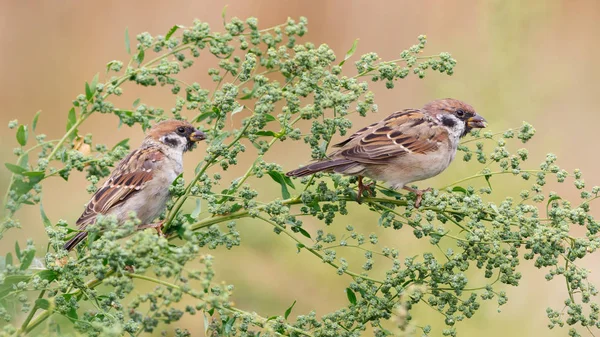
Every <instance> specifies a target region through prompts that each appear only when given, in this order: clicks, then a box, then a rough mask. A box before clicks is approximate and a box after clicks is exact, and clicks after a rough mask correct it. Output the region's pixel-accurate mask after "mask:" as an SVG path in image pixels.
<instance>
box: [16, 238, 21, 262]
mask: <svg viewBox="0 0 600 337" xmlns="http://www.w3.org/2000/svg"><path fill="white" fill-rule="evenodd" d="M15 253H16V254H17V259H18V260H19V261H21V247H19V241H15Z"/></svg>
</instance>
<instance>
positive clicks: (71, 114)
mask: <svg viewBox="0 0 600 337" xmlns="http://www.w3.org/2000/svg"><path fill="white" fill-rule="evenodd" d="M75 123H77V114H76V113H75V108H71V110H69V115H68V116H67V131H69V130H71V128H72V127H73V125H75Z"/></svg>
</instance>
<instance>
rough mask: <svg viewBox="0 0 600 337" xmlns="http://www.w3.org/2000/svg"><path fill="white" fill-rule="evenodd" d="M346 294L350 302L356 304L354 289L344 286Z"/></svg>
mask: <svg viewBox="0 0 600 337" xmlns="http://www.w3.org/2000/svg"><path fill="white" fill-rule="evenodd" d="M346 296H347V297H348V301H350V304H356V294H355V293H354V291H352V289H350V288H346Z"/></svg>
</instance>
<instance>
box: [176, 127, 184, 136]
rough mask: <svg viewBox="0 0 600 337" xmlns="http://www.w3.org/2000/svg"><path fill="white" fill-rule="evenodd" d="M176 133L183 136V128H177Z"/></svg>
mask: <svg viewBox="0 0 600 337" xmlns="http://www.w3.org/2000/svg"><path fill="white" fill-rule="evenodd" d="M177 133H178V134H180V135H183V134H184V133H185V128H184V127H183V126H180V127H178V128H177Z"/></svg>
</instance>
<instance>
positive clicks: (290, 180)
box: [282, 175, 296, 189]
mask: <svg viewBox="0 0 600 337" xmlns="http://www.w3.org/2000/svg"><path fill="white" fill-rule="evenodd" d="M282 177H283V180H284V181H285V183H286V184H287V185H288V186H289V187H291V188H294V189H295V188H296V186H294V183H293V182H292V178H290V177H288V176H286V175H282Z"/></svg>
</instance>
